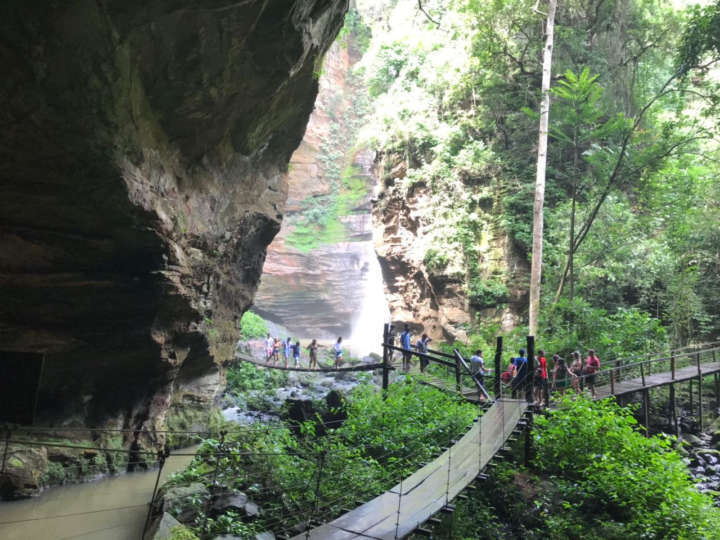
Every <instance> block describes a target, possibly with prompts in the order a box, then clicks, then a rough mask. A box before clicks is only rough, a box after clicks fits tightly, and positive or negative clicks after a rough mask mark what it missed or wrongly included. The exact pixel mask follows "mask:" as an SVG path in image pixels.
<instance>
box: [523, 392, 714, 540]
mask: <svg viewBox="0 0 720 540" xmlns="http://www.w3.org/2000/svg"><path fill="white" fill-rule="evenodd" d="M635 428H636V421H635V419H634V418H633V417H632V415H631V414H630V412H629V411H628V410H627V409H623V408H621V407H620V406H618V405H617V404H616V403H614V402H612V401H609V400H607V401H603V402H599V403H593V402H591V401H589V400H587V399H584V398H577V399H570V398H565V399H563V401H562V402H561V403H560V405H559V407H558V408H557V409H556V410H553V411H551V412H550V414H549V416H548V417H542V416H541V417H537V419H536V424H535V428H534V430H533V438H534V440H535V442H536V444H537V445H538V448H539V449H540V451H539V452H538V454H537V458H536V461H535V465H536V466H537V467H538V469H539V471H540V472H542V473H543V474H546V475H550V476H551V478H552V479H553V481H554V482H555V483H556V486H557V487H558V490H559V492H560V495H561V496H562V498H563V499H564V500H565V501H567V502H566V503H564V504H563V506H564V507H565V509H566V512H567V514H570V517H569V518H568V516H562V517H560V520H555V519H554V517H553V516H554V514H549V515H548V516H547V518H548V519H550V520H551V521H550V522H549V523H548V525H549V527H551V528H552V529H554V530H556V533H555V534H556V535H558V536H564V535H566V534H569V533H571V532H572V533H577V530H576V527H577V526H578V523H579V522H581V523H583V524H584V526H585V527H588V528H589V529H591V530H592V529H593V528H596V527H598V526H602V527H603V528H605V529H606V530H608V527H610V526H612V529H613V530H614V531H616V532H617V533H618V534H624V535H627V536H628V537H633V538H639V537H643V538H659V537H663V538H666V537H670V538H718V535H719V533H720V513H719V512H718V510H717V509H715V508H713V507H712V500H711V499H710V498H709V497H707V496H705V495H701V494H700V493H698V492H697V491H696V489H695V486H694V485H693V483H692V481H691V479H690V477H689V474H688V472H687V469H686V466H685V464H684V463H683V461H682V459H681V458H680V456H679V455H678V454H676V453H675V452H673V451H671V450H670V440H669V439H668V438H659V437H650V438H647V437H645V436H643V434H642V433H640V432H638V431H636V429H635ZM572 514H575V516H572ZM558 517H559V516H558ZM573 518H574V519H573ZM578 518H580V519H578Z"/></svg>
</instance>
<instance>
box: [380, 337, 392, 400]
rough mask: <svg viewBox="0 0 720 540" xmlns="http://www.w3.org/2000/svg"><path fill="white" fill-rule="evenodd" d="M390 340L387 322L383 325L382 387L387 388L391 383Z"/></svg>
mask: <svg viewBox="0 0 720 540" xmlns="http://www.w3.org/2000/svg"><path fill="white" fill-rule="evenodd" d="M389 341H390V324H389V323H385V325H384V326H383V368H382V369H383V373H382V388H383V390H387V389H388V386H389V385H390V354H391V353H390V351H389V350H388V342H389Z"/></svg>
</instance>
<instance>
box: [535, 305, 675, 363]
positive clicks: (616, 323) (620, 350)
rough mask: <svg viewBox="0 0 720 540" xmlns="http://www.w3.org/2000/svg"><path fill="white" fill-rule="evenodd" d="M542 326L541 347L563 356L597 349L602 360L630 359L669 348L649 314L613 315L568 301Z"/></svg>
mask: <svg viewBox="0 0 720 540" xmlns="http://www.w3.org/2000/svg"><path fill="white" fill-rule="evenodd" d="M548 311H549V310H548ZM570 321H572V324H571V322H570ZM541 325H542V327H543V331H542V334H541V335H542V336H543V341H542V344H539V346H542V348H544V349H545V351H547V352H550V351H552V352H553V353H554V352H559V353H560V354H561V355H565V354H567V353H569V352H570V351H573V350H576V349H580V350H583V349H584V350H588V349H595V351H596V352H597V354H598V355H599V356H600V358H601V359H602V358H606V359H610V358H622V357H625V358H628V357H633V356H640V355H647V354H652V353H655V352H656V351H660V350H664V349H665V348H666V347H667V345H668V339H667V331H666V330H665V328H664V327H663V326H662V324H661V322H660V321H659V320H658V319H655V318H653V317H651V316H649V315H648V314H647V313H644V312H642V311H640V310H638V309H625V308H621V309H619V310H618V311H616V312H615V313H612V314H610V313H608V312H607V311H605V310H604V309H602V308H593V307H592V306H591V305H589V304H588V303H587V302H586V301H584V300H582V299H577V298H576V299H575V300H574V301H573V303H569V302H568V301H566V300H565V299H563V300H561V301H560V302H558V304H556V305H555V307H554V309H553V310H552V311H550V315H549V317H548V318H547V319H545V320H542V321H541Z"/></svg>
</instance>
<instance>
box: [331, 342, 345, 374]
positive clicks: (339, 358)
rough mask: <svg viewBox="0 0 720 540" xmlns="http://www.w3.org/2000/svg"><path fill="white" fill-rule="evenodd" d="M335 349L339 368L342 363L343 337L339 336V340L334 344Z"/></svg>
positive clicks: (336, 364) (336, 362) (336, 363)
mask: <svg viewBox="0 0 720 540" xmlns="http://www.w3.org/2000/svg"><path fill="white" fill-rule="evenodd" d="M333 350H334V351H335V367H336V368H339V367H340V364H342V354H343V353H342V337H339V338H337V341H336V342H335V345H333Z"/></svg>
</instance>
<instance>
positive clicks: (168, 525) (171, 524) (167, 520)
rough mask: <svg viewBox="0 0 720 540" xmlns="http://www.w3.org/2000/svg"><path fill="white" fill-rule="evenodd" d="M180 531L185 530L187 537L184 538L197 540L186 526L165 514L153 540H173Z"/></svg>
mask: <svg viewBox="0 0 720 540" xmlns="http://www.w3.org/2000/svg"><path fill="white" fill-rule="evenodd" d="M178 529H181V530H184V532H185V534H186V536H183V538H187V539H188V540H189V539H190V538H197V537H196V536H195V535H194V534H192V533H191V532H190V530H189V529H188V528H187V527H185V525H183V524H182V523H180V522H179V521H178V520H177V519H175V518H174V517H172V516H171V515H170V514H168V513H167V512H165V513H164V514H163V516H162V519H161V520H160V523H159V524H158V528H157V531H155V534H154V535H153V537H152V540H171V538H173V536H174V535H176V534H177V531H178Z"/></svg>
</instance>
